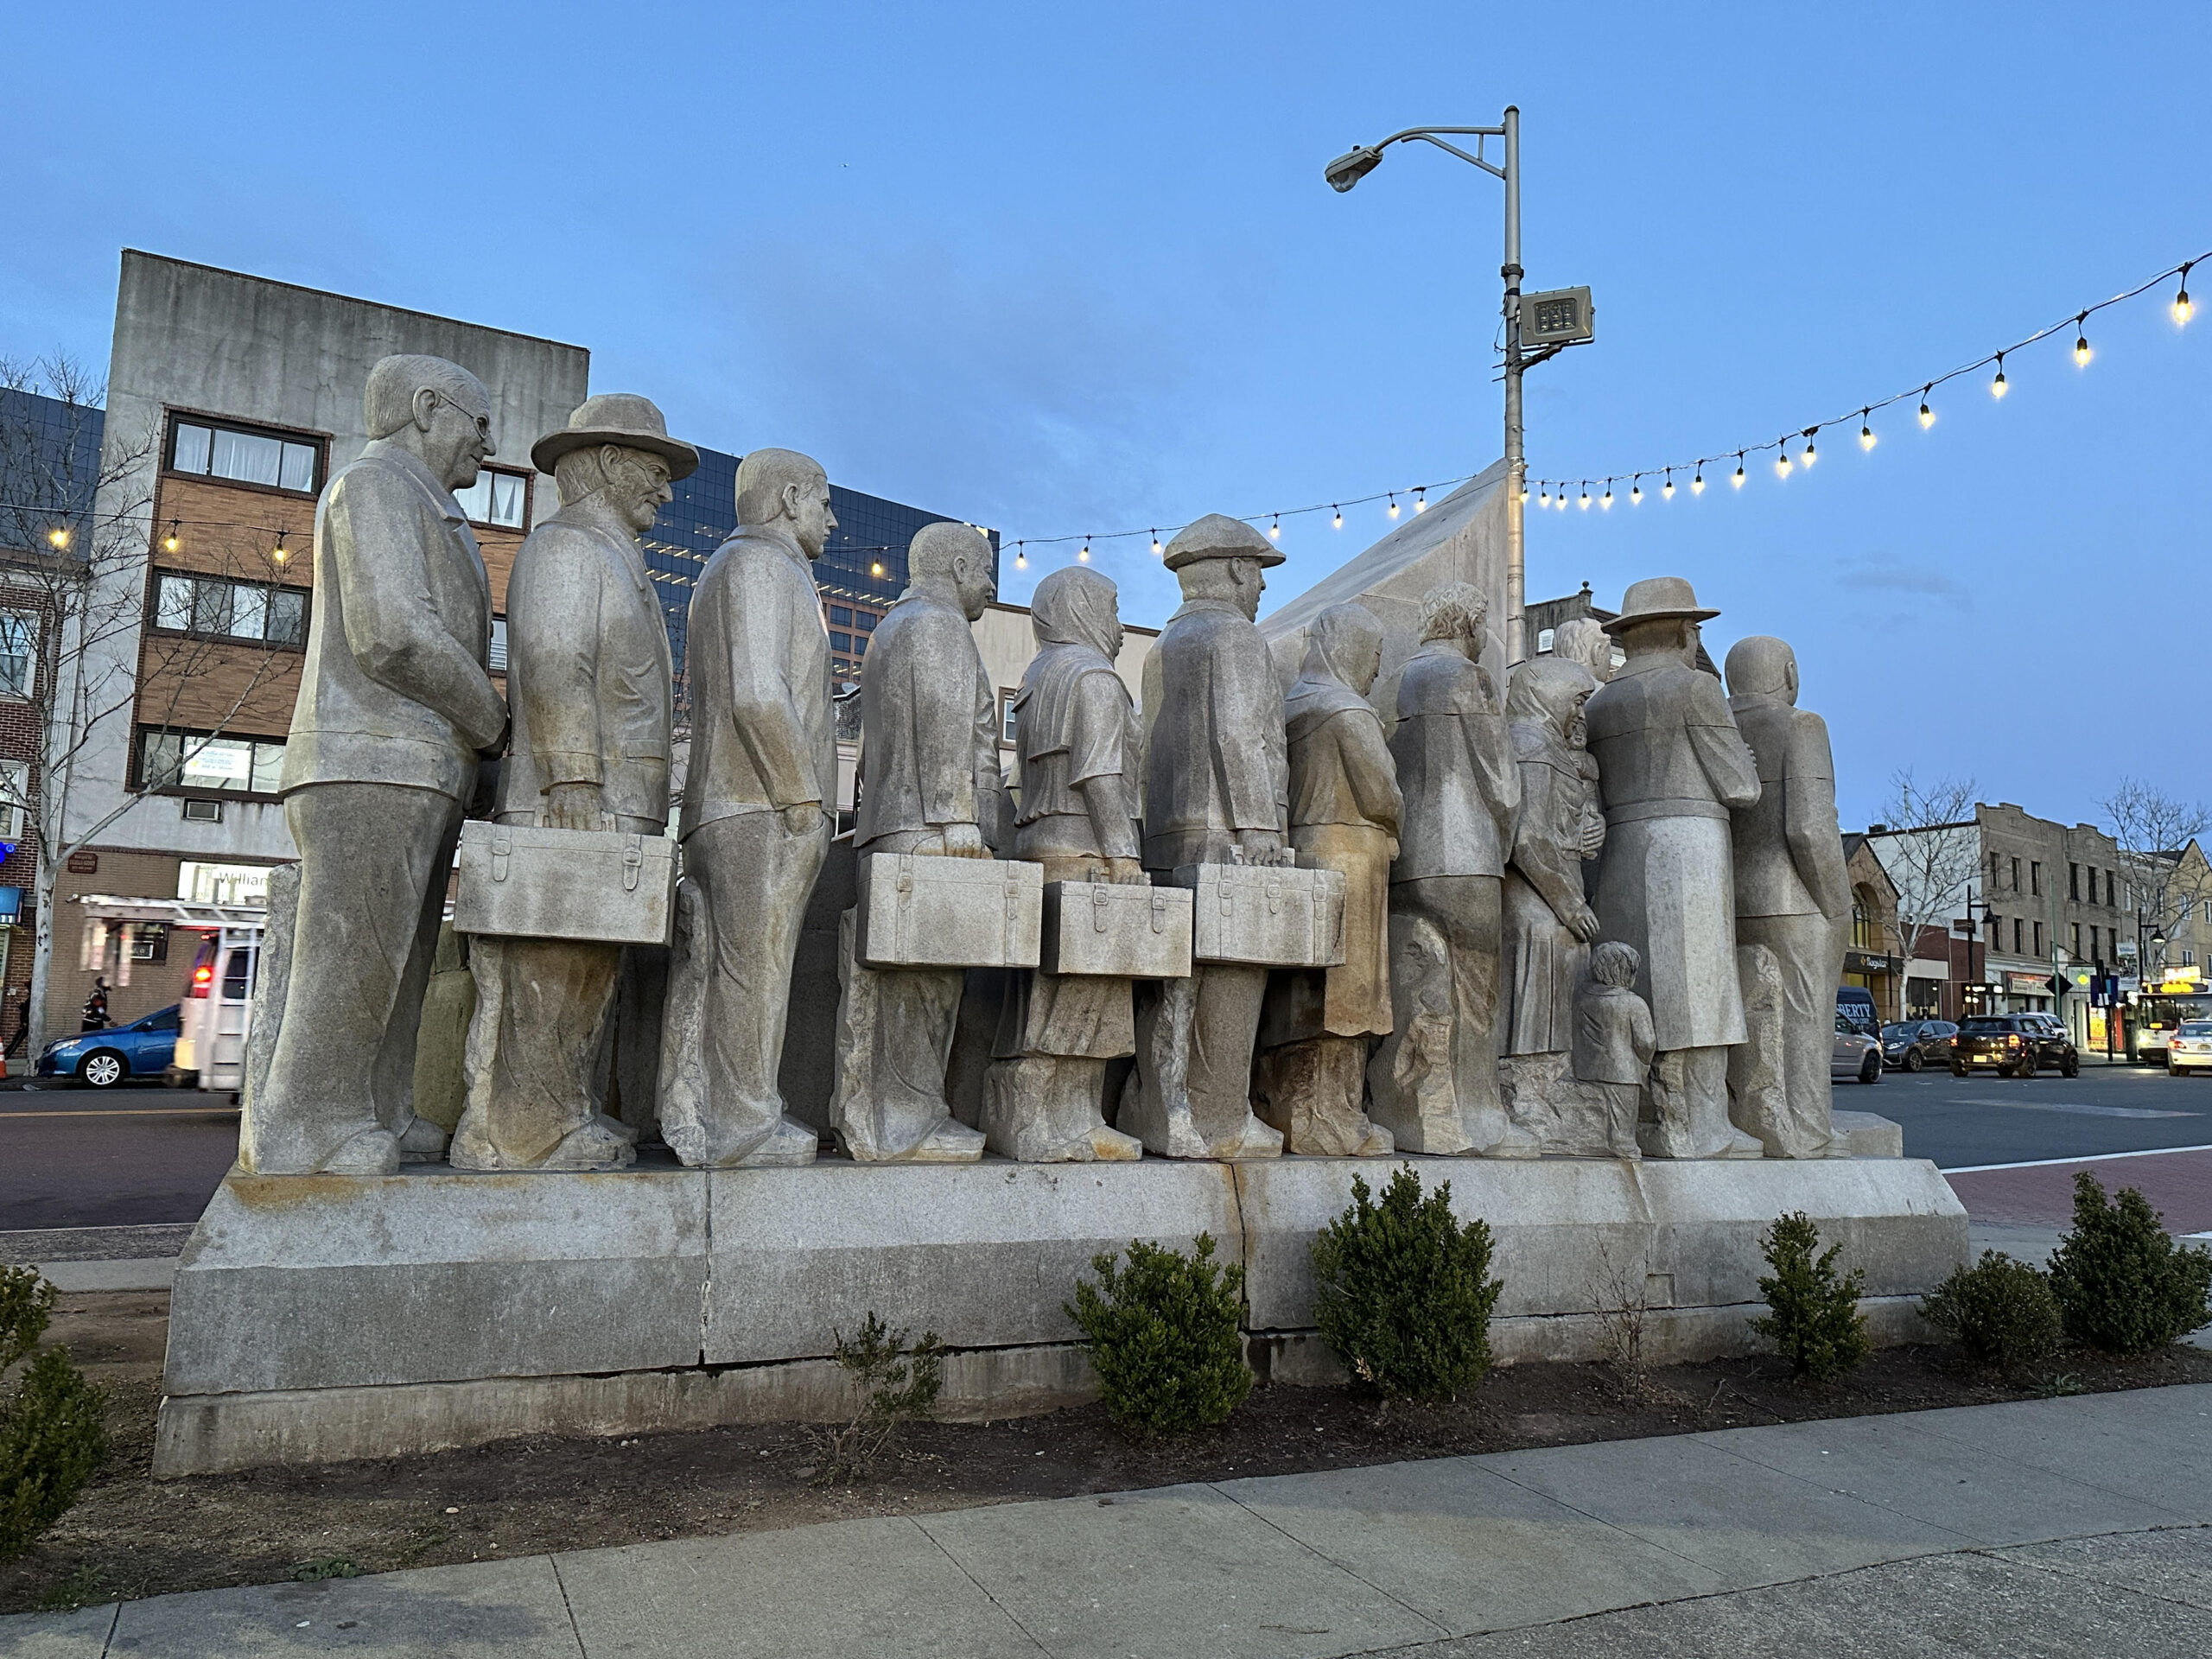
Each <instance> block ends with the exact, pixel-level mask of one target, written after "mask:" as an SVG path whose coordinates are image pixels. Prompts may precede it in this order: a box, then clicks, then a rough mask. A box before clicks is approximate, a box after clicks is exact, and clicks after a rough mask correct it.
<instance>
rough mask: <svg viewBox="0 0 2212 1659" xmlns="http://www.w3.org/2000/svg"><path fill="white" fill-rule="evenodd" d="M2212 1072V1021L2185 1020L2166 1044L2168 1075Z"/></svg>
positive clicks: (2176, 1075) (2175, 1029)
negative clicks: (2187, 1072)
mask: <svg viewBox="0 0 2212 1659" xmlns="http://www.w3.org/2000/svg"><path fill="white" fill-rule="evenodd" d="M2184 1071H2212V1020H2183V1021H2182V1022H2181V1024H2180V1025H2178V1026H2177V1027H2175V1028H2174V1034H2173V1035H2172V1036H2171V1038H2169V1039H2167V1042H2166V1075H2167V1076H2168V1077H2179V1076H2180V1075H2181V1074H2182V1073H2183V1072H2184Z"/></svg>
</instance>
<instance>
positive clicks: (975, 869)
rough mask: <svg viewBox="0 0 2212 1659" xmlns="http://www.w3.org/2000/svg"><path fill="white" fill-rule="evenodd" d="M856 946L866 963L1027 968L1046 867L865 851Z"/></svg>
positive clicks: (1032, 962) (1033, 953)
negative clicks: (869, 852) (866, 853)
mask: <svg viewBox="0 0 2212 1659" xmlns="http://www.w3.org/2000/svg"><path fill="white" fill-rule="evenodd" d="M860 886H861V893H860V900H861V903H860V912H861V913H860V916H859V918H858V920H859V929H858V937H857V938H856V940H855V946H854V948H855V950H856V951H857V952H858V954H859V956H860V959H861V961H862V962H864V963H867V964H868V966H869V967H871V968H1034V967H1035V966H1036V965H1037V957H1038V948H1039V935H1040V933H1041V931H1042V929H1043V924H1044V908H1045V867H1044V866H1043V865H1041V864H1028V863H1022V862H1019V861H1015V860H1013V859H998V858H951V857H946V856H944V855H936V854H924V855H915V854H912V853H871V854H868V855H866V856H864V857H863V858H862V859H861V881H860Z"/></svg>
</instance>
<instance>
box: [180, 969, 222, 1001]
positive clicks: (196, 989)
mask: <svg viewBox="0 0 2212 1659" xmlns="http://www.w3.org/2000/svg"><path fill="white" fill-rule="evenodd" d="M214 977H215V970H214V969H213V968H195V969H193V970H192V988H191V989H190V990H188V991H187V992H186V993H185V995H187V996H205V995H207V984H208V982H209V981H210V980H212V979H213V978H214Z"/></svg>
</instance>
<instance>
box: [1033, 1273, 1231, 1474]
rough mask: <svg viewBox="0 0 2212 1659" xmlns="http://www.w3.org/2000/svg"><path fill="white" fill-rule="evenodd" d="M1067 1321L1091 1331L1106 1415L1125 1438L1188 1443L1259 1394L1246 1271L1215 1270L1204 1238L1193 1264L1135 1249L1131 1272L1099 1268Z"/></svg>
mask: <svg viewBox="0 0 2212 1659" xmlns="http://www.w3.org/2000/svg"><path fill="white" fill-rule="evenodd" d="M1090 1267H1091V1270H1092V1271H1093V1272H1094V1273H1096V1274H1097V1275H1098V1283H1097V1284H1096V1285H1093V1284H1091V1283H1090V1281H1088V1280H1084V1281H1078V1282H1077V1285H1076V1287H1075V1302H1074V1304H1073V1306H1070V1307H1068V1308H1067V1310H1066V1311H1067V1315H1068V1317H1069V1318H1070V1319H1073V1320H1074V1321H1075V1322H1076V1324H1077V1325H1079V1326H1081V1327H1082V1329H1083V1335H1084V1343H1085V1344H1086V1345H1087V1346H1088V1347H1089V1348H1090V1363H1091V1364H1092V1365H1093V1366H1094V1367H1096V1370H1097V1372H1098V1386H1099V1391H1100V1393H1101V1394H1102V1395H1103V1396H1104V1399H1105V1402H1106V1409H1107V1411H1108V1413H1109V1414H1110V1415H1111V1416H1112V1417H1113V1419H1114V1421H1116V1422H1117V1423H1120V1424H1121V1425H1122V1427H1124V1428H1128V1429H1134V1430H1135V1431H1136V1432H1137V1433H1142V1434H1179V1433H1183V1432H1184V1431H1185V1430H1187V1429H1193V1428H1211V1427H1213V1425H1214V1424H1216V1423H1218V1422H1221V1421H1224V1420H1226V1419H1227V1417H1228V1416H1229V1414H1230V1412H1232V1411H1235V1410H1236V1408H1237V1407H1239V1406H1241V1405H1243V1403H1244V1396H1245V1395H1248V1394H1249V1393H1251V1392H1252V1372H1251V1369H1250V1368H1249V1366H1247V1365H1246V1364H1245V1363H1244V1343H1243V1337H1242V1336H1241V1335H1240V1334H1239V1331H1238V1324H1239V1320H1238V1317H1237V1316H1238V1314H1239V1313H1240V1312H1241V1310H1242V1306H1243V1294H1244V1269H1243V1268H1236V1267H1222V1266H1219V1265H1217V1263H1216V1262H1214V1260H1213V1238H1212V1236H1211V1235H1210V1234H1206V1233H1200V1234H1199V1235H1198V1248H1197V1249H1196V1251H1195V1252H1194V1253H1193V1254H1192V1255H1184V1254H1182V1252H1180V1251H1179V1250H1172V1249H1164V1248H1162V1247H1161V1246H1160V1245H1158V1244H1146V1243H1141V1242H1140V1241H1138V1240H1135V1239H1132V1240H1131V1241H1130V1242H1129V1249H1128V1266H1127V1267H1122V1265H1121V1264H1120V1262H1118V1260H1117V1259H1116V1257H1114V1256H1112V1255H1096V1256H1093V1257H1092V1258H1091V1260H1090Z"/></svg>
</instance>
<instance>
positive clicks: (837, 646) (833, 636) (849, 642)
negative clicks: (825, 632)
mask: <svg viewBox="0 0 2212 1659" xmlns="http://www.w3.org/2000/svg"><path fill="white" fill-rule="evenodd" d="M852 648H853V636H852V635H851V634H849V633H842V632H837V631H836V630H835V629H832V630H831V631H830V634H829V649H830V650H832V651H842V652H848V653H849V652H851V650H852Z"/></svg>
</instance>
